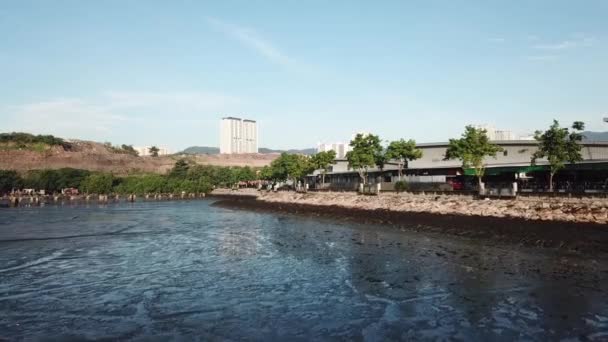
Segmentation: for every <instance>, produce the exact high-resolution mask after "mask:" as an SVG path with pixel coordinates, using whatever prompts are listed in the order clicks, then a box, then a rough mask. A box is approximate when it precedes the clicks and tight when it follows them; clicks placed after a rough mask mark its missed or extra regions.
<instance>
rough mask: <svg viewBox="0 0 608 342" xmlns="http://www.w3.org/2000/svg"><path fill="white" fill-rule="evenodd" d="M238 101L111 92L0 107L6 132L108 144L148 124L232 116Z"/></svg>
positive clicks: (194, 95) (206, 95)
mask: <svg viewBox="0 0 608 342" xmlns="http://www.w3.org/2000/svg"><path fill="white" fill-rule="evenodd" d="M239 103H240V101H239V99H238V98H236V97H233V96H229V95H223V94H217V93H207V92H199V91H186V92H142V91H122V92H119V91H110V92H105V93H102V94H100V95H99V96H96V97H94V98H86V99H85V98H57V99H50V100H43V101H39V102H31V103H25V104H20V105H12V106H5V107H0V117H3V125H2V126H3V127H2V129H3V130H9V131H24V132H31V133H37V134H40V133H50V134H55V135H58V136H62V137H66V138H70V137H83V138H87V139H98V140H104V139H107V138H110V137H111V135H112V131H113V130H115V129H119V128H124V127H127V126H133V127H137V128H139V129H142V128H143V127H146V126H147V125H148V124H149V123H153V125H154V127H163V124H162V122H163V121H164V122H174V121H201V120H204V119H205V115H206V117H207V118H209V117H210V116H211V115H217V116H220V115H224V114H225V113H228V114H231V113H234V111H235V110H237V109H238V107H239Z"/></svg>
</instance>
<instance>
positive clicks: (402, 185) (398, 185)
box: [395, 181, 409, 192]
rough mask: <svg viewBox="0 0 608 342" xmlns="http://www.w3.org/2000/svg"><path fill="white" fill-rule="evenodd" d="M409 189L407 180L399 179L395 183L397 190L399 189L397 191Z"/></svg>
mask: <svg viewBox="0 0 608 342" xmlns="http://www.w3.org/2000/svg"><path fill="white" fill-rule="evenodd" d="M408 189H409V185H408V184H407V182H405V181H398V182H397V183H395V191H397V192H404V191H407V190H408Z"/></svg>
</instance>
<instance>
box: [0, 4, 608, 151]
mask: <svg viewBox="0 0 608 342" xmlns="http://www.w3.org/2000/svg"><path fill="white" fill-rule="evenodd" d="M606 18H608V1H603V0H597V1H559V0H558V1H556V0H551V1H541V0H537V1H524V0H521V1H448V0H446V1H378V2H373V1H337V0H336V1H76V0H75V1H61V0H59V1H42V0H40V1H27V0H18V1H10V0H7V1H2V2H0V33H1V36H2V39H0V75H1V76H2V82H0V131H13V130H16V131H28V132H33V133H50V134H55V135H59V136H63V137H68V138H81V139H89V140H96V141H111V142H113V143H116V144H122V143H127V144H134V145H151V144H156V145H161V146H168V147H170V148H172V149H174V150H178V149H181V148H184V147H187V146H192V145H208V146H217V145H218V144H219V143H218V139H219V137H218V135H219V118H221V117H222V116H228V115H231V116H242V117H246V118H251V119H255V120H257V121H258V122H259V132H260V146H266V147H274V148H296V147H312V146H315V145H316V143H317V142H320V141H328V142H331V141H341V140H348V139H349V138H350V137H351V134H352V133H354V132H357V131H368V132H373V133H376V134H379V135H380V136H381V137H382V138H383V139H387V140H391V139H398V138H402V137H403V138H414V139H416V140H417V141H418V142H433V141H445V140H447V139H448V138H450V137H454V136H457V135H459V134H460V132H461V131H462V130H463V127H464V126H465V125H466V124H490V125H493V126H496V127H497V128H501V129H509V130H512V131H514V132H516V133H518V134H526V133H532V132H533V131H534V130H536V129H542V128H545V127H547V126H548V125H549V124H550V123H551V120H552V119H553V118H555V119H558V120H560V121H561V122H562V123H563V124H567V123H570V122H572V121H574V120H582V121H585V122H586V124H587V126H588V128H589V129H591V130H601V131H604V130H608V129H606V128H608V126H607V125H606V124H603V123H602V122H601V118H602V116H605V115H607V116H608V83H607V80H608V77H607V76H608V44H607V42H608V21H607V19H606Z"/></svg>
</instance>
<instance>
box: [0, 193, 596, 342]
mask: <svg viewBox="0 0 608 342" xmlns="http://www.w3.org/2000/svg"><path fill="white" fill-rule="evenodd" d="M210 203H211V202H210V201H195V202H165V203H135V204H131V205H120V206H107V207H98V206H94V207H83V206H80V207H44V208H19V209H11V210H8V209H4V210H0V340H1V339H2V338H4V339H8V340H37V339H40V340H46V339H52V340H67V339H75V340H81V339H101V338H109V339H132V340H148V339H149V338H150V337H153V336H154V337H158V340H163V341H164V340H170V339H174V340H180V339H184V340H193V339H201V340H218V339H219V340H224V339H234V340H277V339H282V340H287V339H289V340H293V339H302V340H309V339H330V340H334V339H363V340H369V341H386V340H407V339H415V340H420V339H430V340H433V339H449V338H454V339H460V340H469V341H470V340H514V339H523V340H530V339H532V340H559V339H572V340H585V339H591V340H606V339H608V281H607V280H608V261H607V259H606V258H605V257H601V256H598V257H589V256H585V257H582V256H576V255H566V254H562V253H561V252H556V251H555V250H547V249H538V248H528V247H516V246H511V245H508V246H505V245H503V246H498V245H496V244H492V243H491V242H489V241H483V240H472V239H464V238H463V239H460V238H457V237H453V236H449V237H448V236H442V235H439V234H429V233H420V232H413V231H398V230H396V229H390V228H386V227H380V226H369V225H358V224H354V223H352V222H350V223H340V222H337V221H331V220H326V219H323V220H320V219H312V218H311V219H308V218H305V217H301V216H289V215H279V214H276V213H275V214H273V213H256V212H250V211H233V210H229V209H223V208H217V207H212V206H210V205H209V204H210Z"/></svg>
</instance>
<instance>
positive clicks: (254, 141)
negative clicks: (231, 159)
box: [242, 120, 258, 153]
mask: <svg viewBox="0 0 608 342" xmlns="http://www.w3.org/2000/svg"><path fill="white" fill-rule="evenodd" d="M242 152H243V153H258V129H257V123H256V122H255V121H253V120H243V150H242Z"/></svg>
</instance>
